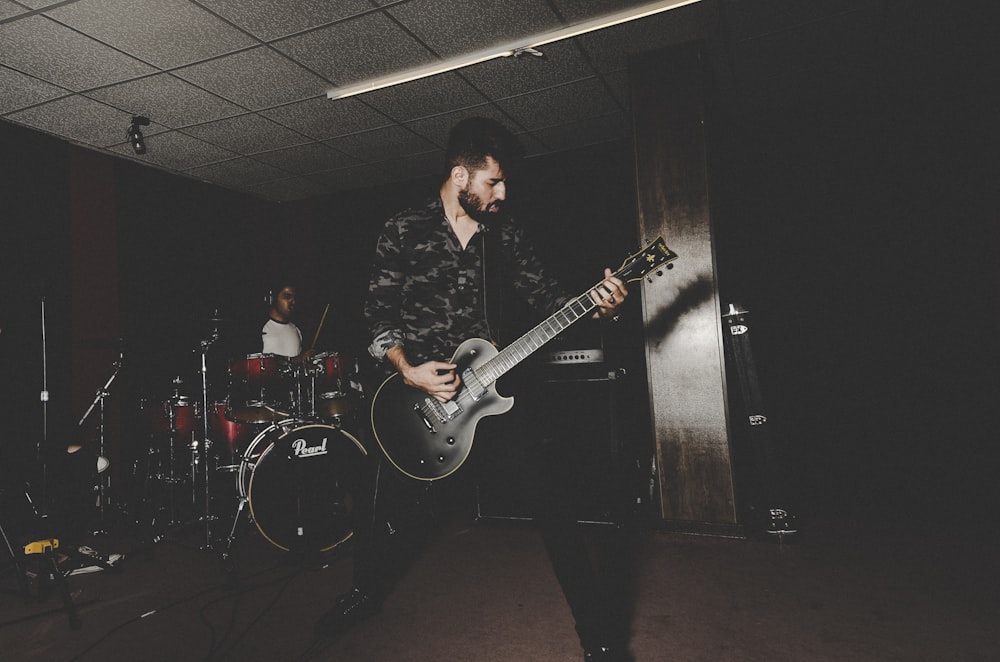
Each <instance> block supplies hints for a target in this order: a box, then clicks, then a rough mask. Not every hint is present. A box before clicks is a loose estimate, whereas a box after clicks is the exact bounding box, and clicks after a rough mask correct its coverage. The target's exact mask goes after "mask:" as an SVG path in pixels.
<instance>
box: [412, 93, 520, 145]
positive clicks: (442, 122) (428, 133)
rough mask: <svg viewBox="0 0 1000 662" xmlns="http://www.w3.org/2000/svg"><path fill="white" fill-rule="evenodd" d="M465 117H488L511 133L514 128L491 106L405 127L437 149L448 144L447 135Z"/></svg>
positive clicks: (466, 109)
mask: <svg viewBox="0 0 1000 662" xmlns="http://www.w3.org/2000/svg"><path fill="white" fill-rule="evenodd" d="M467 117H488V118H490V119H494V120H496V121H498V122H500V123H501V124H505V125H507V126H508V128H509V129H511V130H512V131H514V130H515V128H516V127H512V126H510V122H509V121H508V119H507V118H506V117H504V114H503V113H501V112H500V110H499V109H498V108H496V107H495V106H493V105H491V104H484V105H482V106H474V107H471V108H463V109H462V110H459V111H456V112H453V113H445V114H442V115H435V116H434V117H426V118H423V119H418V120H414V121H412V122H407V123H406V127H407V128H409V129H410V130H411V131H413V132H414V133H418V134H420V135H421V136H424V137H425V138H427V139H428V140H430V141H431V142H432V143H434V144H435V145H437V146H438V147H442V148H443V147H446V146H447V144H448V133H449V132H450V131H451V127H453V126H455V125H456V124H458V123H459V122H461V121H462V120H464V119H465V118H467Z"/></svg>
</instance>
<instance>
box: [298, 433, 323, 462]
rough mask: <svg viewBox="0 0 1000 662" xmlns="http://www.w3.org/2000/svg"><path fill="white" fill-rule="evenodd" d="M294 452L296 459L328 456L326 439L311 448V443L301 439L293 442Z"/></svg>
mask: <svg viewBox="0 0 1000 662" xmlns="http://www.w3.org/2000/svg"><path fill="white" fill-rule="evenodd" d="M292 452H293V453H294V454H295V457H314V456H316V455H326V453H327V451H326V437H323V441H322V443H320V444H319V445H318V446H310V445H309V442H307V441H306V440H305V439H302V438H301V437H300V438H298V439H296V440H295V441H293V442H292Z"/></svg>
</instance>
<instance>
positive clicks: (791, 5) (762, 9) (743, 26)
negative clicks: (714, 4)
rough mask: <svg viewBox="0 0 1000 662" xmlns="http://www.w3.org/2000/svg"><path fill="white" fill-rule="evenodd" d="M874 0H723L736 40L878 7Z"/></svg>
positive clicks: (724, 9)
mask: <svg viewBox="0 0 1000 662" xmlns="http://www.w3.org/2000/svg"><path fill="white" fill-rule="evenodd" d="M878 4H880V3H873V2H871V0H837V2H829V1H827V0H798V2H761V3H756V4H753V3H746V2H741V1H739V0H721V5H722V8H723V11H724V12H725V16H726V22H727V23H728V25H729V27H730V29H731V30H732V32H733V38H734V39H735V41H742V40H744V39H750V38H753V37H759V36H762V35H766V34H772V33H774V32H779V31H783V30H787V29H789V28H800V27H803V26H804V25H805V24H808V23H812V22H815V21H816V20H817V19H818V18H822V17H831V16H834V15H840V14H845V13H848V12H852V11H855V10H859V9H866V10H867V9H872V8H877V5H878Z"/></svg>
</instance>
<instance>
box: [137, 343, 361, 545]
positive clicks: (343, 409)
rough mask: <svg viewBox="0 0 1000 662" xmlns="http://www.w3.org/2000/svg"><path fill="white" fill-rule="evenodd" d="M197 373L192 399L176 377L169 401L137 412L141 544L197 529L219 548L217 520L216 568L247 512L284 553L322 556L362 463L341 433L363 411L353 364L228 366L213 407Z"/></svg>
mask: <svg viewBox="0 0 1000 662" xmlns="http://www.w3.org/2000/svg"><path fill="white" fill-rule="evenodd" d="M204 353H205V352H203V356H204ZM205 365H206V362H205V361H204V360H203V361H202V366H203V378H202V385H201V386H202V388H201V391H202V392H201V393H200V396H201V400H200V401H199V400H197V399H195V398H194V397H192V394H191V393H186V392H185V385H184V382H183V381H182V380H181V379H180V378H179V377H178V378H177V379H175V380H174V381H173V393H172V394H171V395H170V397H168V398H166V399H164V400H154V401H150V402H146V403H143V405H142V407H141V409H142V411H143V415H142V419H143V421H144V423H143V424H144V426H145V427H146V429H147V430H148V431H149V450H148V454H147V460H146V467H145V470H144V471H139V472H137V473H138V474H141V475H142V476H143V483H144V485H143V489H142V491H143V496H142V500H143V502H144V504H145V505H144V507H143V512H144V513H146V516H147V517H149V522H148V525H149V527H150V530H151V536H150V537H151V538H152V539H153V540H156V539H159V538H161V537H163V534H164V532H165V531H166V530H169V529H170V528H171V527H174V526H178V525H183V524H188V523H190V522H192V521H204V522H205V526H206V547H208V548H212V547H213V546H214V544H215V543H217V542H219V540H217V539H216V538H215V537H214V536H213V535H212V533H211V524H210V522H212V521H214V520H217V519H219V517H220V512H221V513H222V514H223V515H231V516H232V526H231V527H230V529H229V534H228V537H227V538H226V539H225V541H224V542H225V547H224V550H223V558H225V559H228V558H229V556H230V553H231V549H232V545H233V543H234V542H235V540H236V537H237V531H238V529H239V525H240V522H241V521H242V519H243V517H244V516H245V515H246V514H249V519H250V521H252V522H253V523H254V524H255V526H256V527H257V529H258V530H259V531H260V533H261V534H262V535H263V537H264V538H265V539H266V540H267V541H268V542H270V543H271V544H273V545H274V546H276V547H278V548H279V549H282V550H285V551H297V552H321V551H328V550H331V549H333V548H335V547H337V546H339V545H341V544H342V543H344V542H345V541H347V540H348V539H349V538H351V536H352V535H353V532H352V529H351V523H350V515H351V512H352V510H353V507H354V495H355V494H356V493H357V491H358V489H359V484H358V483H357V481H358V480H359V478H360V476H361V475H362V474H363V472H362V470H361V469H362V463H363V461H364V459H365V457H366V455H367V452H366V450H365V448H364V446H363V445H362V444H361V442H359V441H358V439H357V438H355V437H354V436H352V435H351V434H350V433H349V432H348V431H347V429H346V428H349V427H351V426H352V424H353V423H354V422H355V420H356V419H357V417H358V416H359V414H360V413H361V411H362V409H363V408H364V407H363V401H364V394H363V390H362V387H361V384H360V381H359V377H358V362H357V361H356V360H355V359H352V358H350V357H347V356H344V355H342V354H340V353H338V352H324V353H319V354H315V355H313V356H311V357H310V358H308V359H306V360H303V361H302V362H301V363H296V362H293V361H292V360H291V359H289V358H288V357H284V356H280V355H277V354H248V355H246V356H240V357H237V358H234V359H231V360H229V361H228V384H227V389H226V391H227V392H226V397H225V398H224V399H222V400H219V401H212V399H211V398H209V396H208V393H209V388H208V380H207V377H205V373H206V372H207V371H205V370H204V366H205ZM220 486H221V487H220ZM185 517H187V519H185ZM164 520H166V521H164Z"/></svg>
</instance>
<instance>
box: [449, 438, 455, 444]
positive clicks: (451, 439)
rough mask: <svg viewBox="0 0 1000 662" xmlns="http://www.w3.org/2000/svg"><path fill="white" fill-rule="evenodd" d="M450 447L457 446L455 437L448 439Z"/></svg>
mask: <svg viewBox="0 0 1000 662" xmlns="http://www.w3.org/2000/svg"><path fill="white" fill-rule="evenodd" d="M448 445H449V446H454V445H455V437H448Z"/></svg>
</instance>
